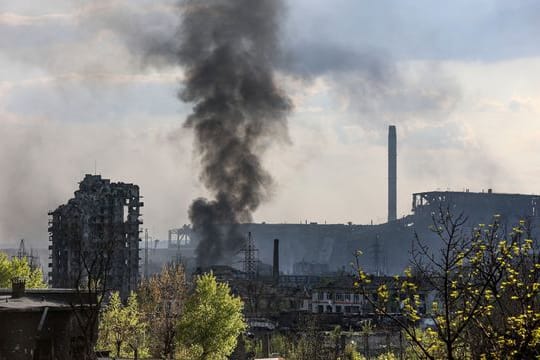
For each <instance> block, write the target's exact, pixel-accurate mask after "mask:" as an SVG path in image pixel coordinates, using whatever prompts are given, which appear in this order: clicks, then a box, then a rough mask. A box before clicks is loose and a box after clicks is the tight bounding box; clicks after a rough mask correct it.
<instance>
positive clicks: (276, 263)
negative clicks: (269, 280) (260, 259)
mask: <svg viewBox="0 0 540 360" xmlns="http://www.w3.org/2000/svg"><path fill="white" fill-rule="evenodd" d="M272 275H273V277H274V283H276V284H277V283H278V282H279V239H274V265H273V266H272Z"/></svg>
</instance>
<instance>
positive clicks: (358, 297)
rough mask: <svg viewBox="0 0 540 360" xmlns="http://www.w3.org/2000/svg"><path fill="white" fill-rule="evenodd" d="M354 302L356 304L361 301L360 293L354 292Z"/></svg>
mask: <svg viewBox="0 0 540 360" xmlns="http://www.w3.org/2000/svg"><path fill="white" fill-rule="evenodd" d="M354 302H355V303H356V304H358V303H359V302H360V295H359V294H354Z"/></svg>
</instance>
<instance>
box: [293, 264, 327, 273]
mask: <svg viewBox="0 0 540 360" xmlns="http://www.w3.org/2000/svg"><path fill="white" fill-rule="evenodd" d="M329 272H330V268H329V267H328V264H318V263H314V262H309V261H300V262H297V263H294V265H293V274H294V275H322V274H328V273H329Z"/></svg>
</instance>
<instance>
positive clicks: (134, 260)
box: [49, 175, 143, 297]
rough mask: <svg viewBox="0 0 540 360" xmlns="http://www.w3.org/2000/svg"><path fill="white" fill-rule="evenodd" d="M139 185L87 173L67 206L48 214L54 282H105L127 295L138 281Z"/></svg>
mask: <svg viewBox="0 0 540 360" xmlns="http://www.w3.org/2000/svg"><path fill="white" fill-rule="evenodd" d="M142 206H143V203H142V202H140V195H139V187H138V186H137V185H133V184H124V183H111V182H110V180H108V179H102V178H101V176H100V175H86V176H85V178H84V180H83V181H82V182H80V184H79V190H77V191H76V192H75V196H74V198H72V199H70V200H69V201H68V202H67V204H65V205H61V206H59V207H58V208H57V209H56V210H55V211H52V212H50V213H49V216H50V219H49V234H50V245H49V251H50V259H51V262H50V264H49V267H50V272H49V283H50V285H51V286H52V287H55V288H77V287H80V286H81V285H83V286H84V284H86V282H87V281H100V282H102V283H104V284H105V286H106V287H107V288H108V289H113V290H118V291H120V294H121V295H122V296H123V297H126V296H127V295H128V294H129V292H130V291H134V290H135V289H136V288H137V283H138V281H139V241H140V239H139V225H140V224H142V221H141V220H140V219H139V217H140V208H141V207H142Z"/></svg>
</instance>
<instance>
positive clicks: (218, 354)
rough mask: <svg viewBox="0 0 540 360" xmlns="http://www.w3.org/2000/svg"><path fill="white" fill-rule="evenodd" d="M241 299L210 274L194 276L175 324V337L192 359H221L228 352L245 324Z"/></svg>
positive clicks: (232, 348)
mask: <svg viewBox="0 0 540 360" xmlns="http://www.w3.org/2000/svg"><path fill="white" fill-rule="evenodd" d="M242 308H243V303H242V300H241V299H240V298H238V297H236V296H233V295H232V294H231V292H230V288H229V286H228V285H227V284H224V283H220V282H217V281H216V278H215V276H214V275H213V274H211V273H210V274H205V275H201V276H199V277H198V278H197V279H196V286H195V289H194V293H193V294H192V295H191V296H190V298H189V299H188V301H187V303H186V305H185V308H184V314H183V316H182V318H181V320H180V322H179V325H178V340H179V341H180V343H181V344H182V345H183V346H185V347H186V348H188V349H191V351H190V352H191V353H192V354H194V355H192V356H193V357H194V358H195V359H199V360H222V359H226V358H227V356H229V355H230V354H231V353H232V352H233V350H234V348H235V347H236V342H237V338H238V335H240V333H241V332H242V331H244V330H245V328H246V323H245V321H244V317H243V315H242Z"/></svg>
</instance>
